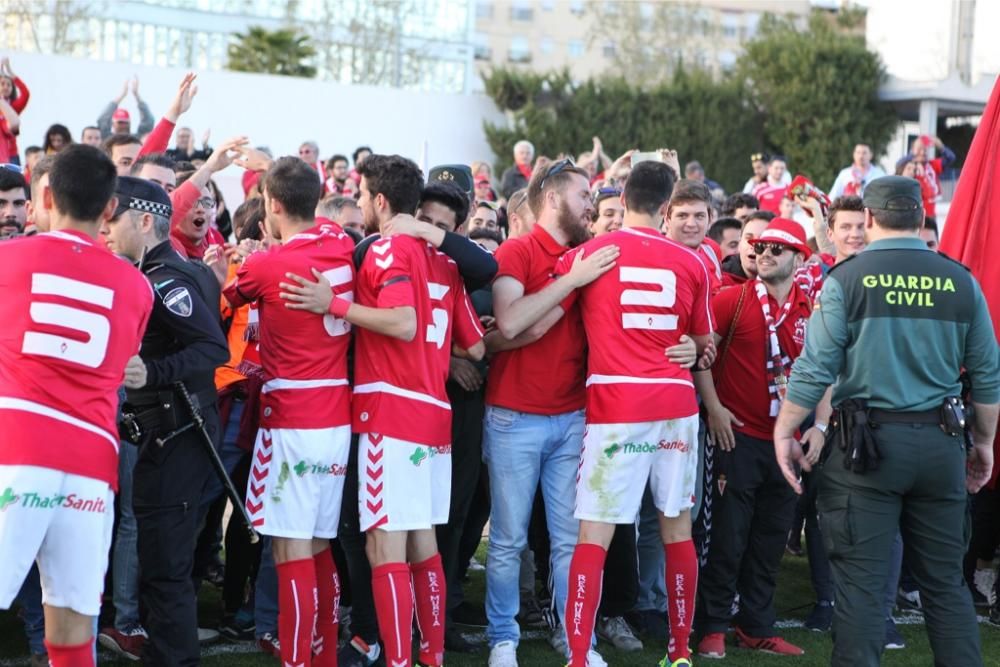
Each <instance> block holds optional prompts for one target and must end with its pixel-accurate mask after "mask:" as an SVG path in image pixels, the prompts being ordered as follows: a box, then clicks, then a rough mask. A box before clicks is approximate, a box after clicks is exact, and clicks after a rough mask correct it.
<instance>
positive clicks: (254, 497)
mask: <svg viewBox="0 0 1000 667" xmlns="http://www.w3.org/2000/svg"><path fill="white" fill-rule="evenodd" d="M350 447H351V427H350V426H337V427H334V428H310V429H305V428H303V429H298V428H294V429H293V428H272V429H266V428H261V429H260V430H259V431H258V432H257V443H256V444H255V445H254V448H253V463H252V465H251V466H250V479H249V481H248V483H247V500H246V508H247V513H248V514H249V515H250V521H251V523H252V524H253V526H254V528H256V529H257V530H258V531H260V532H261V533H262V534H264V535H271V536H272V537H289V538H293V539H300V540H308V539H311V538H313V537H322V538H329V539H333V538H334V537H336V536H337V527H338V526H339V525H340V503H341V501H342V500H343V497H344V477H345V476H346V475H347V456H348V454H349V453H350Z"/></svg>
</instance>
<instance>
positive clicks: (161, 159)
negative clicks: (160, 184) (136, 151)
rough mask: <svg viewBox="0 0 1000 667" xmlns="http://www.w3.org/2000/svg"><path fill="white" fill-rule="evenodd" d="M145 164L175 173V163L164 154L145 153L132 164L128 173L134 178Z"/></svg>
mask: <svg viewBox="0 0 1000 667" xmlns="http://www.w3.org/2000/svg"><path fill="white" fill-rule="evenodd" d="M147 164H152V165H155V166H157V167H163V168H164V169H169V170H170V171H175V170H176V168H177V161H176V160H174V159H173V158H172V157H170V156H169V155H167V154H166V153H146V154H145V155H143V156H142V157H140V158H139V159H138V160H136V161H135V162H133V163H132V166H131V167H130V168H129V172H128V173H130V174H131V175H133V176H136V175H138V174H139V172H140V171H142V168H143V166H144V165H147Z"/></svg>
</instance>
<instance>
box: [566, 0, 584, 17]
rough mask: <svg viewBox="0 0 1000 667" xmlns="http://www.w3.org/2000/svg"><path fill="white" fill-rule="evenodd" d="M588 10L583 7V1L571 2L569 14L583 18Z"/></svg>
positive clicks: (571, 0) (573, 0)
mask: <svg viewBox="0 0 1000 667" xmlns="http://www.w3.org/2000/svg"><path fill="white" fill-rule="evenodd" d="M585 11H586V8H585V7H584V5H583V0H570V3H569V12H570V14H574V15H575V16H583V13H584V12H585Z"/></svg>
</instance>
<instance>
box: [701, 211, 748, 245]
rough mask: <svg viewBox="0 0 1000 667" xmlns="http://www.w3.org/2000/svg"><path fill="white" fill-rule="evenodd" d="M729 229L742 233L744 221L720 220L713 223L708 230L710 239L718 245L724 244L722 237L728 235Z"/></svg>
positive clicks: (727, 218)
mask: <svg viewBox="0 0 1000 667" xmlns="http://www.w3.org/2000/svg"><path fill="white" fill-rule="evenodd" d="M727 229H735V230H736V231H740V230H741V229H743V221H742V220H740V219H739V218H730V217H726V218H719V219H718V220H716V221H715V222H713V223H712V226H711V227H709V228H708V238H710V239H712V240H713V241H715V242H716V243H722V237H723V235H724V234H725V233H726V230H727Z"/></svg>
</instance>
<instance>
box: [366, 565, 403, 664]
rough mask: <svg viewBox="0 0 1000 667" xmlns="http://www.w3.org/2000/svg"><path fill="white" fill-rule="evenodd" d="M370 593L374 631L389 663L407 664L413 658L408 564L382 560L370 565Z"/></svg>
mask: <svg viewBox="0 0 1000 667" xmlns="http://www.w3.org/2000/svg"><path fill="white" fill-rule="evenodd" d="M372 596H373V597H374V598H375V616H376V618H377V619H378V634H379V636H380V637H381V638H382V646H383V647H384V648H385V662H386V665H388V666H389V667H410V665H411V661H412V660H413V648H412V646H411V643H412V640H413V634H412V628H413V591H412V590H411V589H410V566H409V565H407V564H406V563H384V564H382V565H379V566H378V567H373V568H372Z"/></svg>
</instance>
